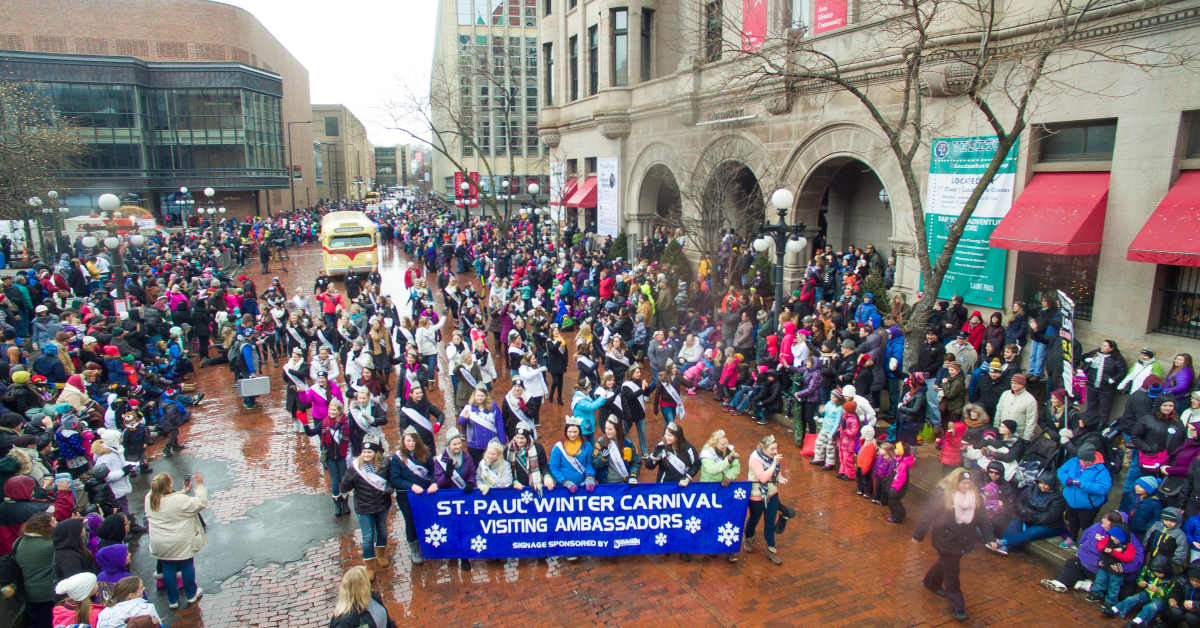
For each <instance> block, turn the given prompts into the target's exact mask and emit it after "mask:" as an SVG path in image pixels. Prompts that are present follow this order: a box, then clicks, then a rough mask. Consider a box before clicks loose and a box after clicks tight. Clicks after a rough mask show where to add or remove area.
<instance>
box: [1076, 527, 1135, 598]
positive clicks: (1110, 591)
mask: <svg viewBox="0 0 1200 628" xmlns="http://www.w3.org/2000/svg"><path fill="white" fill-rule="evenodd" d="M1096 549H1098V550H1099V551H1100V561H1099V567H1098V568H1097V570H1096V579H1095V581H1094V582H1093V583H1092V590H1091V592H1090V593H1088V596H1087V599H1088V601H1089V602H1093V603H1095V602H1103V603H1104V608H1112V607H1114V606H1116V605H1117V602H1118V600H1119V598H1118V594H1120V592H1121V582H1122V580H1123V579H1124V578H1125V569H1127V568H1128V565H1129V563H1131V562H1133V559H1134V558H1135V557H1136V556H1137V550H1136V548H1134V546H1133V543H1131V542H1130V541H1129V535H1128V533H1126V532H1125V530H1124V529H1123V528H1121V527H1120V526H1113V527H1112V528H1109V530H1108V535H1107V536H1105V537H1104V538H1102V539H1100V540H1099V541H1097V542H1096Z"/></svg>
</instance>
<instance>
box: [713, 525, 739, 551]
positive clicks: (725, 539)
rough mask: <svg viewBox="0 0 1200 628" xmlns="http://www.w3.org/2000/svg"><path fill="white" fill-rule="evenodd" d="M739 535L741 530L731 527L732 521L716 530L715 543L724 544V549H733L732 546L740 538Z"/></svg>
mask: <svg viewBox="0 0 1200 628" xmlns="http://www.w3.org/2000/svg"><path fill="white" fill-rule="evenodd" d="M741 534H742V529H741V528H739V527H737V526H735V525H733V522H732V521H729V522H726V523H725V525H723V526H721V527H720V528H717V542H718V543H724V544H725V547H733V544H734V543H736V542H737V541H738V539H739V538H741Z"/></svg>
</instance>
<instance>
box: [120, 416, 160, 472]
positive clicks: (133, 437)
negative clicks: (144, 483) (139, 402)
mask: <svg viewBox="0 0 1200 628" xmlns="http://www.w3.org/2000/svg"><path fill="white" fill-rule="evenodd" d="M124 424H125V427H124V429H122V430H121V446H122V447H124V448H125V459H126V460H128V461H129V462H136V463H137V464H138V471H141V472H142V473H149V472H150V471H153V469H151V468H150V463H149V462H148V461H147V459H146V446H147V445H149V444H150V430H148V429H146V423H145V422H144V421H142V413H140V412H127V413H125V420H124ZM130 475H137V471H135V472H133V473H131V474H130Z"/></svg>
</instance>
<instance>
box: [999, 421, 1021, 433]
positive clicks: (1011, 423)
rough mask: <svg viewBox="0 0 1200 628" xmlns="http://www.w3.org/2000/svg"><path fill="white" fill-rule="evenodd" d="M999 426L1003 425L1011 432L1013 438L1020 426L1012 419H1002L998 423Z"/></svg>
mask: <svg viewBox="0 0 1200 628" xmlns="http://www.w3.org/2000/svg"><path fill="white" fill-rule="evenodd" d="M1000 424H1001V425H1003V426H1004V427H1007V428H1008V431H1010V432H1012V433H1013V435H1014V436H1015V435H1016V433H1017V430H1018V429H1020V427H1021V426H1019V425H1017V422H1016V421H1014V420H1012V419H1004V420H1003V421H1001V422H1000Z"/></svg>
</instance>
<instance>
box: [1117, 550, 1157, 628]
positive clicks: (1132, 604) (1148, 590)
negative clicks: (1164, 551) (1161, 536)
mask: <svg viewBox="0 0 1200 628" xmlns="http://www.w3.org/2000/svg"><path fill="white" fill-rule="evenodd" d="M1171 571H1172V570H1171V560H1170V559H1169V558H1167V557H1166V556H1159V557H1157V558H1155V559H1153V560H1147V561H1146V566H1145V567H1143V568H1142V573H1140V574H1138V579H1137V586H1138V589H1140V590H1139V591H1138V592H1137V593H1134V594H1133V595H1131V596H1129V597H1127V598H1125V599H1123V600H1121V601H1120V602H1118V603H1117V604H1115V605H1114V606H1106V607H1104V608H1103V609H1102V610H1101V612H1102V613H1104V614H1105V615H1107V616H1109V617H1125V616H1126V615H1128V614H1129V613H1130V612H1132V611H1133V610H1134V609H1136V608H1138V607H1141V610H1139V611H1138V613H1137V616H1136V617H1134V618H1133V621H1131V622H1129V624H1130V625H1131V626H1149V625H1150V624H1151V623H1153V622H1154V619H1155V618H1157V617H1158V616H1159V615H1161V614H1162V613H1163V612H1164V611H1165V610H1167V606H1168V601H1167V600H1168V599H1170V598H1171V595H1172V591H1174V589H1175V580H1174V579H1172V576H1171Z"/></svg>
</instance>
